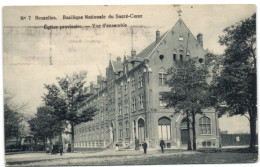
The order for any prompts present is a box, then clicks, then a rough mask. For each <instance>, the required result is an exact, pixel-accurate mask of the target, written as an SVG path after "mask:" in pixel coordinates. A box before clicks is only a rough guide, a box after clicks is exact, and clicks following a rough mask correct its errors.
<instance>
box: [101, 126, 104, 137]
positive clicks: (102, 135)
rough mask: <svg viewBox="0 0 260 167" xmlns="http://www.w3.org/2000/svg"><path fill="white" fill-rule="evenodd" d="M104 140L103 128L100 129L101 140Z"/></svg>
mask: <svg viewBox="0 0 260 167" xmlns="http://www.w3.org/2000/svg"><path fill="white" fill-rule="evenodd" d="M103 139H104V127H102V128H101V140H103Z"/></svg>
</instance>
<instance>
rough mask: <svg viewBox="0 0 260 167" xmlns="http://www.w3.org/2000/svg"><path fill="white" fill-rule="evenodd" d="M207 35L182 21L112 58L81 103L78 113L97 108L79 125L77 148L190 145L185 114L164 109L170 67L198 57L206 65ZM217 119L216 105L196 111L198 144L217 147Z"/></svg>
mask: <svg viewBox="0 0 260 167" xmlns="http://www.w3.org/2000/svg"><path fill="white" fill-rule="evenodd" d="M205 54H206V53H205V51H204V49H203V36H202V34H198V36H197V38H195V37H194V36H193V34H192V33H191V32H190V30H189V29H188V27H187V26H186V25H185V23H184V22H183V20H182V19H179V20H178V22H177V23H176V24H175V25H174V26H173V28H172V29H171V30H169V31H167V32H166V33H164V34H162V35H160V32H159V31H156V33H155V40H154V42H152V43H151V44H150V45H149V46H147V47H146V48H145V49H144V50H143V51H141V52H140V53H139V54H136V52H135V51H134V50H132V51H131V55H129V56H126V55H125V56H124V58H123V60H121V58H120V57H118V58H117V60H116V61H112V60H110V62H109V66H108V67H107V69H106V77H102V76H97V84H93V83H92V84H91V86H90V88H89V90H88V92H89V93H92V94H93V95H92V96H91V97H90V98H89V99H87V100H86V101H85V102H84V103H82V104H81V107H80V109H79V112H80V111H82V110H83V109H84V108H87V107H89V106H96V107H97V108H98V112H97V114H96V116H95V117H94V120H93V121H90V122H86V123H81V124H79V125H77V126H76V127H75V148H78V147H83V148H84V147H86V148H89V147H103V148H108V147H113V146H115V144H118V145H120V146H121V147H123V148H134V145H135V140H139V143H140V144H142V143H143V142H144V140H145V141H146V142H147V144H148V148H151V147H159V143H160V139H163V140H164V141H165V145H166V147H167V148H181V147H185V148H186V147H187V146H186V145H187V136H188V135H187V133H188V131H187V126H186V125H187V124H186V122H185V116H184V115H182V114H177V115H173V112H174V109H172V108H170V109H167V108H165V102H164V100H163V98H162V96H161V93H162V92H165V91H168V90H169V87H168V86H167V85H166V84H165V81H166V75H167V72H166V71H167V69H169V68H170V67H172V66H174V64H175V61H186V60H188V59H190V58H196V59H197V61H198V63H204V60H205ZM218 128H219V127H218V118H217V115H216V112H215V111H214V110H213V109H207V110H204V112H203V115H198V114H197V115H196V129H197V147H218V146H219V133H218Z"/></svg>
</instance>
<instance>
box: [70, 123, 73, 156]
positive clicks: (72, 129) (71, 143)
mask: <svg viewBox="0 0 260 167" xmlns="http://www.w3.org/2000/svg"><path fill="white" fill-rule="evenodd" d="M70 125H71V152H74V124H73V123H71V124H70Z"/></svg>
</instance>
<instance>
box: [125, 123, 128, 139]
mask: <svg viewBox="0 0 260 167" xmlns="http://www.w3.org/2000/svg"><path fill="white" fill-rule="evenodd" d="M125 134H126V137H129V125H128V121H125Z"/></svg>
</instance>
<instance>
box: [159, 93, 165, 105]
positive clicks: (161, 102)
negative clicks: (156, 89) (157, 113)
mask: <svg viewBox="0 0 260 167" xmlns="http://www.w3.org/2000/svg"><path fill="white" fill-rule="evenodd" d="M159 99H160V107H166V105H167V103H166V100H165V98H164V97H163V93H160V95H159Z"/></svg>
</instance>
